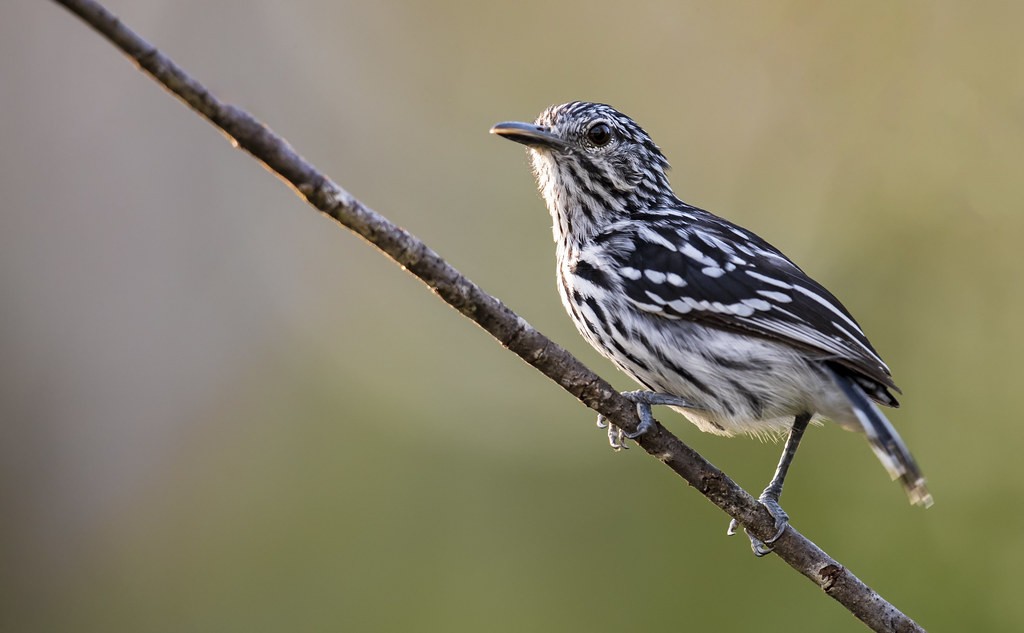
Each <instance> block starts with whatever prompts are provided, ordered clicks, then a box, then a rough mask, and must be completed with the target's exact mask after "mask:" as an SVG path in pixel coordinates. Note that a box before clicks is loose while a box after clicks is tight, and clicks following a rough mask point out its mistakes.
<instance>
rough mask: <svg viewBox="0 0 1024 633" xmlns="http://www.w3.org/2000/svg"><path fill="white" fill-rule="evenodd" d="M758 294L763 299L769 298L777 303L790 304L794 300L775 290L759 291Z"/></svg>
mask: <svg viewBox="0 0 1024 633" xmlns="http://www.w3.org/2000/svg"><path fill="white" fill-rule="evenodd" d="M757 294H759V295H761V296H762V297H768V298H769V299H771V300H772V301H774V302H776V303H789V302H790V301H792V300H793V299H792V297H790V296H789V295H787V294H786V293H784V292H775V291H774V290H758V291H757Z"/></svg>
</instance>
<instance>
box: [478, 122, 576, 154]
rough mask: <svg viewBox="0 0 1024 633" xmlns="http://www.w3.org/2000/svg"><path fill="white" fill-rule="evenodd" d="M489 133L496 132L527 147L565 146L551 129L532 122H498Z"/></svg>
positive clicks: (558, 147) (560, 147)
mask: <svg viewBox="0 0 1024 633" xmlns="http://www.w3.org/2000/svg"><path fill="white" fill-rule="evenodd" d="M491 134H497V135H498V136H501V137H504V138H507V139H508V140H510V141H515V142H516V143H522V144H523V145H526V146H528V147H550V148H553V149H562V148H564V147H565V142H564V141H562V139H560V138H558V136H556V135H554V134H552V133H551V130H549V129H548V128H546V127H542V126H540V125H534V124H533V123H520V122H518V121H506V122H504V123H498V124H497V125H495V126H494V127H492V128H491Z"/></svg>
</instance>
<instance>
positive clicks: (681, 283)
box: [665, 273, 686, 288]
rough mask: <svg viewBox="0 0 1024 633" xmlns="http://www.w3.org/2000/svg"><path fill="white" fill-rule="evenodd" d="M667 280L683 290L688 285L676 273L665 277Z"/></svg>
mask: <svg viewBox="0 0 1024 633" xmlns="http://www.w3.org/2000/svg"><path fill="white" fill-rule="evenodd" d="M665 280H666V281H668V283H670V284H672V285H673V286H675V287H677V288H682V287H683V286H685V285H686V280H685V279H683V278H682V277H680V276H679V275H677V274H675V273H669V274H667V275H665Z"/></svg>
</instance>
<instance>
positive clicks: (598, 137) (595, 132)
mask: <svg viewBox="0 0 1024 633" xmlns="http://www.w3.org/2000/svg"><path fill="white" fill-rule="evenodd" d="M587 141H589V142H590V144H591V145H593V146H594V147H604V146H605V145H607V144H608V143H611V141H612V128H611V126H610V125H608V124H607V123H604V122H603V121H598V122H597V123H595V124H593V125H591V126H590V129H588V130H587Z"/></svg>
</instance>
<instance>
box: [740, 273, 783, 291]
mask: <svg viewBox="0 0 1024 633" xmlns="http://www.w3.org/2000/svg"><path fill="white" fill-rule="evenodd" d="M746 273H747V274H748V275H750V276H751V277H753V278H754V279H757V280H758V281H763V282H764V283H766V284H769V285H771V286H775V287H776V288H785V289H786V290H790V289H792V288H793V286H792V285H791V284H787V283H786V282H784V281H779V280H778V279H775V278H773V277H769V276H768V275H764V274H761V273H759V272H757V271H756V270H748V271H746Z"/></svg>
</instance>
